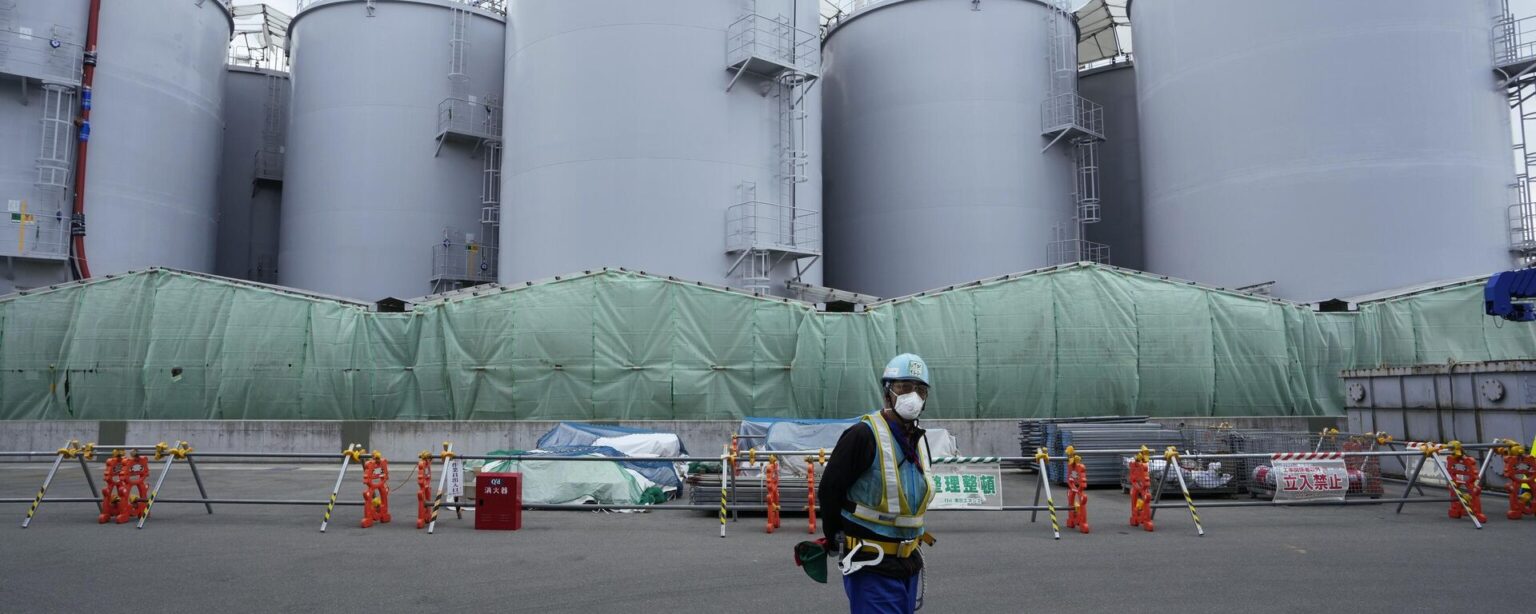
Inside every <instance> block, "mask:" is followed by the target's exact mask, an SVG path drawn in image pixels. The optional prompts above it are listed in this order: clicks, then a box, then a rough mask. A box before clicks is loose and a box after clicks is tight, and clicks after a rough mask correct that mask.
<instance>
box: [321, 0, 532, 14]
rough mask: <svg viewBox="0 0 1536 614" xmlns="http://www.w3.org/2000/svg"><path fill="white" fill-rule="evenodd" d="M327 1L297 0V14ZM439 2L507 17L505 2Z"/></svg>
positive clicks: (478, 0) (457, 0)
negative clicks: (460, 5)
mask: <svg viewBox="0 0 1536 614" xmlns="http://www.w3.org/2000/svg"><path fill="white" fill-rule="evenodd" d="M329 1H330V0H299V7H298V12H302V11H303V10H304V9H307V8H309V7H310V6H311V5H313V4H315V3H317V2H329ZM440 1H441V2H448V3H452V4H462V5H465V6H468V7H469V8H475V9H480V10H482V11H487V12H491V13H495V14H497V15H501V16H503V17H505V16H506V15H507V0H440Z"/></svg>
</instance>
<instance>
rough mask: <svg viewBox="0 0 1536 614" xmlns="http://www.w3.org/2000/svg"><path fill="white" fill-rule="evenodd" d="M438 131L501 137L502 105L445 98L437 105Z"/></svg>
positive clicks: (440, 132) (482, 136)
mask: <svg viewBox="0 0 1536 614" xmlns="http://www.w3.org/2000/svg"><path fill="white" fill-rule="evenodd" d="M437 132H438V134H462V135H465V136H470V137H475V138H481V139H500V138H501V105H497V104H492V103H489V102H486V101H480V100H468V99H464V98H447V99H444V100H443V101H442V102H440V103H438V105H437Z"/></svg>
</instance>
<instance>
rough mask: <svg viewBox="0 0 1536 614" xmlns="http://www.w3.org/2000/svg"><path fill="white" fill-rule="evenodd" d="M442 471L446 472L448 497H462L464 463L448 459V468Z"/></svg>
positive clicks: (455, 459)
mask: <svg viewBox="0 0 1536 614" xmlns="http://www.w3.org/2000/svg"><path fill="white" fill-rule="evenodd" d="M443 470H444V471H447V472H448V496H450V497H462V496H464V461H461V460H459V459H457V458H453V459H449V460H448V466H447V467H445V468H444V469H443Z"/></svg>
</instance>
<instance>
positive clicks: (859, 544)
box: [837, 539, 885, 576]
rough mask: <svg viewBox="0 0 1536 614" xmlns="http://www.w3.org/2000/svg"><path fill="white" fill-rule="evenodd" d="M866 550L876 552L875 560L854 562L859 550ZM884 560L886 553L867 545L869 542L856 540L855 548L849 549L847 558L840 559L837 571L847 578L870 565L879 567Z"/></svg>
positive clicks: (877, 547)
mask: <svg viewBox="0 0 1536 614" xmlns="http://www.w3.org/2000/svg"><path fill="white" fill-rule="evenodd" d="M864 548H871V549H873V550H874V551H875V558H874V559H871V560H868V561H858V562H854V560H853V556H854V555H856V554H858V553H859V550H862V549H864ZM884 560H885V551H884V550H881V549H880V547H879V546H876V545H873V544H870V543H867V542H865V541H864V540H862V539H859V540H854V542H853V547H852V548H849V549H848V554H847V556H844V557H843V558H841V559H838V561H837V570H838V571H840V572H842V573H843V575H845V576H846V575H849V574H851V573H853V572H855V571H858V570H860V569H863V568H865V567H868V566H870V565H879V564H880V562H881V561H884Z"/></svg>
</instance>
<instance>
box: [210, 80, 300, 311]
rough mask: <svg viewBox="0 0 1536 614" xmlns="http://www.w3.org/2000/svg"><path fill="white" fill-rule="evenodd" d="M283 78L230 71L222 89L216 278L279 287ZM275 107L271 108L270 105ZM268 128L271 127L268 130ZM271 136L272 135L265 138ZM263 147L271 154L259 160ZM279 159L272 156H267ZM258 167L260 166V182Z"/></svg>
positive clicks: (284, 114) (285, 101) (286, 88)
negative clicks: (221, 139)
mask: <svg viewBox="0 0 1536 614" xmlns="http://www.w3.org/2000/svg"><path fill="white" fill-rule="evenodd" d="M288 98H289V81H288V75H287V73H281V72H273V71H268V70H261V69H256V68H244V67H235V66H232V67H230V68H229V76H228V80H227V81H226V83H225V87H224V157H223V166H222V168H221V173H220V175H219V197H220V199H219V241H218V247H217V256H218V266H217V268H216V269H215V272H217V273H218V274H219V275H224V276H226V277H236V278H240V279H248V280H251V281H259V282H263V283H276V282H277V231H278V220H279V219H280V217H279V214H280V212H281V211H282V202H283V184H282V183H281V181H278V180H277V179H278V178H279V177H280V175H275V174H273V173H272V171H274V170H276V171H280V170H281V167H271V168H269V167H267V166H265V165H273V164H281V162H282V158H281V151H282V144H283V140H284V134H283V133H284V132H285V131H286V129H287V109H288ZM274 105H275V106H274ZM269 124H270V125H269ZM268 132H271V133H272V134H270V135H269V134H267V133H268ZM263 147H265V148H267V149H268V150H269V152H268V154H267V155H264V156H263V157H262V159H261V160H260V161H258V154H262V152H263ZM274 153H275V154H277V155H271V154H274ZM258 164H261V165H263V172H262V176H261V178H260V179H258V176H257V166H258Z"/></svg>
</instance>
